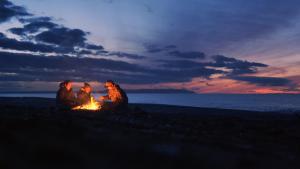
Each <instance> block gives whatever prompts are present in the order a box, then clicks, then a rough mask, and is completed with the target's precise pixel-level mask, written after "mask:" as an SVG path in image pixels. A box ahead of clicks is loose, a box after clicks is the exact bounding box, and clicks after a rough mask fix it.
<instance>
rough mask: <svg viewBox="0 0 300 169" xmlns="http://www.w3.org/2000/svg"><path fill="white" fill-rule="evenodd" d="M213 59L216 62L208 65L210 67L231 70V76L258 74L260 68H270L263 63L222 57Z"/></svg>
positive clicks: (218, 56)
mask: <svg viewBox="0 0 300 169" xmlns="http://www.w3.org/2000/svg"><path fill="white" fill-rule="evenodd" d="M213 59H214V61H215V62H214V63H210V64H208V65H209V66H213V67H223V68H227V69H231V70H232V72H231V73H230V74H231V75H240V74H250V73H256V72H257V68H258V67H268V65H266V64H263V63H256V62H249V61H243V60H238V59H235V58H231V57H226V56H222V55H216V56H213Z"/></svg>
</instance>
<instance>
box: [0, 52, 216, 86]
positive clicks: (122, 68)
mask: <svg viewBox="0 0 300 169" xmlns="http://www.w3.org/2000/svg"><path fill="white" fill-rule="evenodd" d="M0 72H8V73H13V74H15V76H1V77H0V81H36V80H41V81H59V80H63V79H73V80H78V81H91V80H99V81H105V80H107V79H115V80H117V81H119V82H122V83H135V84H147V83H159V82H186V81H190V80H191V79H192V78H194V77H204V78H209V77H210V76H211V75H212V74H215V73H221V72H222V71H219V70H215V69H210V68H204V67H198V68H194V69H186V70H172V69H168V68H161V69H153V68H150V67H145V66H139V65H136V64H131V63H127V62H123V61H114V60H108V59H93V58H78V57H68V56H51V57H45V56H35V55H30V54H15V53H8V52H0Z"/></svg>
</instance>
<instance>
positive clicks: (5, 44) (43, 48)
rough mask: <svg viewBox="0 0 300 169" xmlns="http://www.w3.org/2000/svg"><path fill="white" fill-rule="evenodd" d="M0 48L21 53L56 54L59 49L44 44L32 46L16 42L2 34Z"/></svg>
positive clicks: (30, 43) (29, 43) (32, 44)
mask: <svg viewBox="0 0 300 169" xmlns="http://www.w3.org/2000/svg"><path fill="white" fill-rule="evenodd" d="M0 48H3V49H12V50H21V51H31V52H43V53H50V52H58V51H59V49H58V48H56V47H54V46H50V45H44V44H34V43H32V42H26V41H18V40H16V39H10V38H7V37H5V35H4V34H3V33H0Z"/></svg>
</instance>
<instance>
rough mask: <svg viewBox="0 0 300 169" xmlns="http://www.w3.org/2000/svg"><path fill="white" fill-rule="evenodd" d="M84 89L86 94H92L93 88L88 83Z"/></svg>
mask: <svg viewBox="0 0 300 169" xmlns="http://www.w3.org/2000/svg"><path fill="white" fill-rule="evenodd" d="M83 89H84V91H85V92H86V93H91V92H92V87H91V85H90V84H88V83H86V82H85V83H84V86H83Z"/></svg>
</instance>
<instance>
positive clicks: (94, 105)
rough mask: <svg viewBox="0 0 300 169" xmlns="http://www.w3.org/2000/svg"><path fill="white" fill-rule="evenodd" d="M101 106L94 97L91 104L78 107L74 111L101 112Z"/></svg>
mask: <svg viewBox="0 0 300 169" xmlns="http://www.w3.org/2000/svg"><path fill="white" fill-rule="evenodd" d="M100 109H101V105H100V104H99V102H97V101H96V100H95V99H94V98H93V97H91V101H90V103H89V104H85V105H81V106H76V107H74V108H73V110H100Z"/></svg>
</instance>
